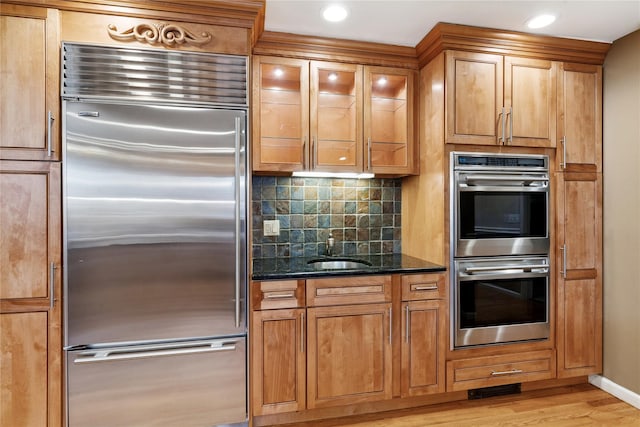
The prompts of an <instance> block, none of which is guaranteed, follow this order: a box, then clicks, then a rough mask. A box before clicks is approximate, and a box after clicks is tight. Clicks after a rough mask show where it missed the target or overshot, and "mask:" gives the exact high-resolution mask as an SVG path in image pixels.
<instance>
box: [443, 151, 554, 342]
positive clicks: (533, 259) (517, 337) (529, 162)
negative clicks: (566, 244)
mask: <svg viewBox="0 0 640 427" xmlns="http://www.w3.org/2000/svg"><path fill="white" fill-rule="evenodd" d="M450 170H451V177H450V182H451V191H450V197H451V206H450V207H451V218H450V226H451V230H450V235H451V245H450V247H451V254H450V259H451V284H452V291H451V294H452V300H451V313H452V321H451V329H452V331H451V334H452V343H453V348H463V347H467V346H475V345H490V344H506V343H512V342H522V341H528V340H542V339H547V338H548V337H549V307H550V301H549V298H550V295H549V277H550V275H549V270H550V266H549V159H548V157H547V156H540V155H521V154H517V155H516V154H493V153H462V152H452V153H451V168H450Z"/></svg>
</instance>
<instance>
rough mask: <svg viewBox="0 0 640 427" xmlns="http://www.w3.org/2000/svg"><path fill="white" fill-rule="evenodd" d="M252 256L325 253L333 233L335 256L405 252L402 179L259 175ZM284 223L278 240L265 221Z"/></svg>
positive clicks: (254, 196) (255, 181)
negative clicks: (265, 227) (268, 233)
mask: <svg viewBox="0 0 640 427" xmlns="http://www.w3.org/2000/svg"><path fill="white" fill-rule="evenodd" d="M251 190H252V194H251V196H252V197H251V198H252V203H251V210H252V212H251V214H252V229H253V231H252V233H253V236H252V243H253V246H252V251H253V258H273V257H275V256H278V257H298V256H317V255H324V254H325V241H326V239H327V237H328V235H329V232H330V231H331V232H332V234H333V237H334V238H335V240H336V243H335V254H336V255H379V254H391V253H400V252H401V243H400V238H401V236H400V235H401V223H400V211H401V180H400V179H377V178H376V179H329V178H290V177H265V176H254V177H253V180H252V189H251ZM272 219H278V220H280V235H279V236H278V237H273V236H264V233H263V228H262V227H263V221H264V220H272Z"/></svg>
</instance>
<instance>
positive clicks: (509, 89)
mask: <svg viewBox="0 0 640 427" xmlns="http://www.w3.org/2000/svg"><path fill="white" fill-rule="evenodd" d="M557 68H558V64H557V63H555V62H552V61H543V60H539V59H527V58H512V57H508V56H507V57H505V59H504V106H505V108H506V109H507V116H506V117H505V120H506V125H507V127H508V129H506V139H505V142H504V143H505V145H516V146H523V147H543V148H552V147H555V146H556V75H557Z"/></svg>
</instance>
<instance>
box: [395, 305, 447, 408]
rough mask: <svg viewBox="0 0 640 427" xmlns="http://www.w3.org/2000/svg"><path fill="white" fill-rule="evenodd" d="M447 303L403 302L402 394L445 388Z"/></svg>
mask: <svg viewBox="0 0 640 427" xmlns="http://www.w3.org/2000/svg"><path fill="white" fill-rule="evenodd" d="M445 309H446V303H445V302H444V301H442V300H430V301H429V300H426V301H410V302H403V303H402V329H401V330H402V350H401V354H402V362H401V374H400V375H401V378H400V387H401V396H402V397H409V396H421V395H424V394H431V393H442V392H444V391H445V376H444V372H445V369H444V363H445V352H446V342H447V336H446V333H447V329H446V320H445V317H444V313H445Z"/></svg>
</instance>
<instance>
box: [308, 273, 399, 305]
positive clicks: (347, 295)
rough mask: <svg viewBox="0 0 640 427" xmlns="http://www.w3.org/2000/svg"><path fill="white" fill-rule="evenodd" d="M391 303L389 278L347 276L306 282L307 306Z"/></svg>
mask: <svg viewBox="0 0 640 427" xmlns="http://www.w3.org/2000/svg"><path fill="white" fill-rule="evenodd" d="M389 301H391V276H348V277H339V278H334V279H308V280H307V306H310V307H313V306H323V305H341V304H366V303H375V302H389Z"/></svg>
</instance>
